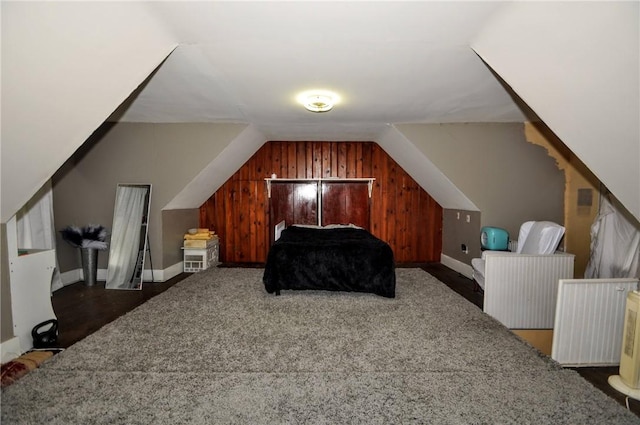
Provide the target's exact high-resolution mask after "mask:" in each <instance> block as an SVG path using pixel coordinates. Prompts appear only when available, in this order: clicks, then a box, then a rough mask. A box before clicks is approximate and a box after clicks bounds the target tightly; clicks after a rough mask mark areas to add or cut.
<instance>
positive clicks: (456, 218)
mask: <svg viewBox="0 0 640 425" xmlns="http://www.w3.org/2000/svg"><path fill="white" fill-rule="evenodd" d="M467 217H468V218H467ZM467 220H468V221H467ZM479 240H480V212H479V211H465V210H450V209H445V210H444V211H443V214H442V253H443V254H445V255H447V256H449V257H451V258H453V259H455V260H458V261H460V262H462V263H464V264H471V259H472V258H478V257H480V255H481V251H480V243H479ZM463 244H464V245H465V246H466V248H467V252H464V251H462V245H463Z"/></svg>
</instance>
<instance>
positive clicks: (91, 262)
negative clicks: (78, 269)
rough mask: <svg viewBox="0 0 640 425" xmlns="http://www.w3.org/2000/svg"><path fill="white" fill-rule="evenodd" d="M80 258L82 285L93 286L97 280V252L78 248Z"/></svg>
mask: <svg viewBox="0 0 640 425" xmlns="http://www.w3.org/2000/svg"><path fill="white" fill-rule="evenodd" d="M80 255H81V257H82V273H83V275H84V284H85V285H87V286H93V285H95V284H96V281H97V280H98V279H97V277H98V250H97V249H95V248H80Z"/></svg>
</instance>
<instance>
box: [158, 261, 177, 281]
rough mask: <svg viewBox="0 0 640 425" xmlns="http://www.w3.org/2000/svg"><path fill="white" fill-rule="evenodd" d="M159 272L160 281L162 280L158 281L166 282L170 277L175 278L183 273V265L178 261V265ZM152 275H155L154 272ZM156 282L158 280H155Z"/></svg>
mask: <svg viewBox="0 0 640 425" xmlns="http://www.w3.org/2000/svg"><path fill="white" fill-rule="evenodd" d="M159 272H160V273H161V274H160V277H161V279H162V280H160V282H166V281H167V280H169V279H171V278H172V277H176V276H178V275H179V274H180V273H182V272H184V263H183V262H182V261H180V262H179V263H176V264H174V265H173V266H169V267H167V268H166V269H164V270H160V271H159ZM154 273H155V271H154ZM154 276H155V275H154ZM156 282H158V280H156Z"/></svg>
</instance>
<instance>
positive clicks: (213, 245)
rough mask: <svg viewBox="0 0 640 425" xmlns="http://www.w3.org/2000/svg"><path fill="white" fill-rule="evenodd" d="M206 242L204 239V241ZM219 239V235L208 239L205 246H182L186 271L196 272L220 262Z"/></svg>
mask: <svg viewBox="0 0 640 425" xmlns="http://www.w3.org/2000/svg"><path fill="white" fill-rule="evenodd" d="M203 242H204V241H203ZM219 247H220V244H219V240H218V237H217V236H214V237H213V238H212V239H210V240H208V241H206V246H204V247H201V248H199V247H182V251H183V255H184V257H183V263H184V272H185V273H196V272H199V271H202V270H206V269H208V268H209V267H211V266H215V265H216V264H218V263H219V249H220V248H219Z"/></svg>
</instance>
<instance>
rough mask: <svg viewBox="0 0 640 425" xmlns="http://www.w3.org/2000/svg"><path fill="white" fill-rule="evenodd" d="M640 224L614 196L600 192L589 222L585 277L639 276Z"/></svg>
mask: <svg viewBox="0 0 640 425" xmlns="http://www.w3.org/2000/svg"><path fill="white" fill-rule="evenodd" d="M639 264H640V224H638V222H637V221H635V219H633V218H632V217H629V215H628V214H626V211H625V210H624V208H623V207H622V206H620V205H617V202H616V201H615V200H613V199H609V198H608V197H607V196H602V197H601V199H600V212H599V214H598V216H597V217H596V219H595V221H594V223H593V225H592V226H591V256H590V258H589V263H588V264H587V268H586V270H585V278H587V279H596V278H628V277H638V273H639V272H640V270H639Z"/></svg>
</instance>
